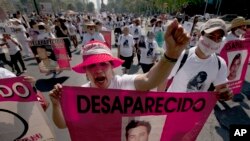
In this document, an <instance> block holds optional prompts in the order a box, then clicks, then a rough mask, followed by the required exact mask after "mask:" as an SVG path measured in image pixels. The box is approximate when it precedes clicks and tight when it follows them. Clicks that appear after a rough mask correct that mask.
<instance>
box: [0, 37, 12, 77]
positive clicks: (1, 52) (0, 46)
mask: <svg viewBox="0 0 250 141" xmlns="http://www.w3.org/2000/svg"><path fill="white" fill-rule="evenodd" d="M0 42H1V43H0V64H1V61H2V63H5V64H7V65H8V66H9V67H10V68H11V69H12V71H13V72H14V71H15V68H14V66H13V64H12V63H11V61H9V60H7V59H6V56H5V55H6V54H5V53H6V52H5V49H6V48H7V46H6V45H5V43H4V42H3V39H0ZM0 67H4V65H3V64H1V65H0Z"/></svg>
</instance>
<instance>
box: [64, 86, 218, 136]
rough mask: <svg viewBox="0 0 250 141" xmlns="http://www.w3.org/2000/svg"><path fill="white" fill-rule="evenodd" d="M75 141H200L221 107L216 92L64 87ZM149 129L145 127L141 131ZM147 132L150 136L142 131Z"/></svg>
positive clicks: (67, 121) (69, 125) (70, 129)
mask: <svg viewBox="0 0 250 141" xmlns="http://www.w3.org/2000/svg"><path fill="white" fill-rule="evenodd" d="M62 93H63V95H62V99H61V104H62V109H63V113H64V116H65V120H66V123H67V126H68V129H69V132H70V136H71V140H72V141H81V140H84V141H99V140H102V141H119V140H120V141H126V139H128V141H130V140H132V139H135V138H140V137H139V136H140V135H141V136H143V137H142V138H147V139H148V140H152V141H182V140H183V141H184V140H185V141H191V140H195V139H196V137H197V136H198V134H199V132H200V130H201V129H202V127H203V125H204V123H205V122H206V120H207V118H208V116H209V114H210V113H211V111H212V109H213V107H214V106H215V104H216V98H215V96H214V94H213V93H193V94H190V93H189V94H187V93H162V92H140V91H127V90H111V89H94V88H83V87H68V86H64V87H63V92H62ZM138 126H143V127H138ZM139 130H140V131H142V132H143V131H144V133H141V132H136V131H139Z"/></svg>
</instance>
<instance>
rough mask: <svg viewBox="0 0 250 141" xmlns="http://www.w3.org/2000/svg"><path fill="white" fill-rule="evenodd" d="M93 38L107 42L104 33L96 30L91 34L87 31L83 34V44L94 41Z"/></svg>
mask: <svg viewBox="0 0 250 141" xmlns="http://www.w3.org/2000/svg"><path fill="white" fill-rule="evenodd" d="M92 40H97V41H101V42H105V39H104V37H103V35H102V34H101V33H99V32H95V33H94V34H93V35H90V34H89V33H85V34H84V35H83V45H86V44H87V43H88V42H89V41H92Z"/></svg>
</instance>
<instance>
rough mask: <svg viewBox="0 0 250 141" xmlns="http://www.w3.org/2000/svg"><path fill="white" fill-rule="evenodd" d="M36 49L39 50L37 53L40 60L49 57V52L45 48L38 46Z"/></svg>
mask: <svg viewBox="0 0 250 141" xmlns="http://www.w3.org/2000/svg"><path fill="white" fill-rule="evenodd" d="M36 50H37V55H38V57H39V59H40V60H44V59H47V58H48V53H47V51H46V49H45V48H40V47H38V48H37V49H36Z"/></svg>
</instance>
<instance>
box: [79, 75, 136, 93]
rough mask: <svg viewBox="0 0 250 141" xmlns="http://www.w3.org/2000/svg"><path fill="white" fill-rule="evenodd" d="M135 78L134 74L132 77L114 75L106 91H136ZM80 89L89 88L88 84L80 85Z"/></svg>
mask: <svg viewBox="0 0 250 141" xmlns="http://www.w3.org/2000/svg"><path fill="white" fill-rule="evenodd" d="M136 76H137V75H136V74H134V75H127V74H124V75H122V76H119V75H115V76H114V77H113V79H112V80H111V83H110V85H109V87H108V89H121V90H136V89H135V84H134V81H135V78H136ZM82 87H90V82H88V83H86V84H84V85H82Z"/></svg>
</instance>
